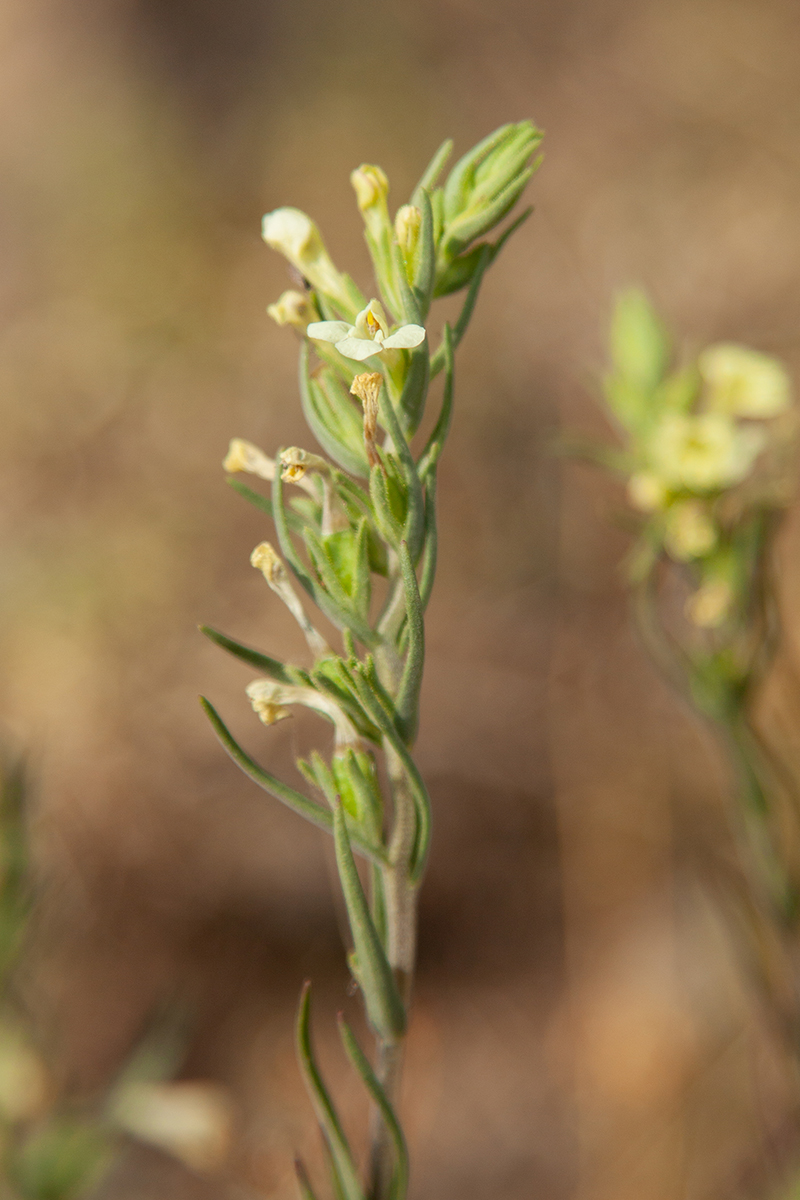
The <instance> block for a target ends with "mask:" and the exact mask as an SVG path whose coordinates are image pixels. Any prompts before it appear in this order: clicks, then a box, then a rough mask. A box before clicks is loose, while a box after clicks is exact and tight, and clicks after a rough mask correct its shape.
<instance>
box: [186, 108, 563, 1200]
mask: <svg viewBox="0 0 800 1200" xmlns="http://www.w3.org/2000/svg"><path fill="white" fill-rule="evenodd" d="M540 140H541V134H540V133H539V132H538V131H537V130H536V129H535V127H534V126H533V125H532V124H531V123H530V122H528V121H522V122H520V123H519V124H513V125H506V126H503V127H502V128H501V129H499V130H497V131H496V132H495V133H494V134H492V135H490V137H488V138H486V139H484V141H483V142H481V143H479V144H478V146H476V147H475V148H474V149H473V150H471V151H470V152H469V153H468V154H467V155H465V156H464V158H462V159H461V160H460V161H459V162H458V163H457V164H456V166H455V167H454V168H453V170H452V171H451V173H450V175H449V177H448V179H447V180H446V182H445V183H444V184H443V185H442V186H438V185H437V180H438V177H439V175H440V174H441V171H442V169H443V167H444V164H445V161H446V159H447V156H448V154H449V152H450V143H445V145H444V146H443V147H442V148H441V150H440V151H438V152H437V154H436V155H435V156H434V159H433V161H432V163H431V164H430V166H429V167H428V169H427V170H426V171H425V173H424V175H423V177H422V179H421V181H420V183H419V185H418V187H417V188H416V189H415V191H414V193H413V195H412V197H411V202H410V203H409V204H406V205H403V206H402V207H401V208H400V209H399V211H398V212H397V214H396V217H395V219H394V221H392V220H391V219H390V216H389V209H388V203H387V197H388V192H389V184H388V180H387V179H386V176H385V174H384V173H383V171H381V169H380V168H379V167H376V166H370V165H368V164H363V165H362V166H361V167H359V168H358V170H357V171H354V172H353V175H352V177H351V178H352V182H353V186H354V188H355V191H356V198H357V201H358V207H359V209H360V210H361V214H362V216H363V219H364V224H365V237H366V242H367V247H368V249H369V251H370V255H371V257H372V262H373V266H374V270H375V278H376V281H377V284H378V288H379V290H380V294H381V299H377V298H372V299H369V300H368V299H367V298H366V296H364V295H363V294H362V293H361V292H360V290H359V289H358V287H357V285H356V284H355V283H354V281H353V280H352V279H351V278H350V277H349V276H348V275H344V274H342V273H341V272H339V271H338V269H337V268H336V266H335V265H334V263H333V261H332V260H331V258H330V255H329V254H328V252H327V250H326V248H325V244H324V242H323V240H322V235H321V234H320V232H319V230H318V229H317V227H316V225H315V224H314V223H313V221H311V219H310V218H309V217H307V216H306V215H305V213H302V212H300V211H299V210H298V209H293V208H282V209H277V210H276V211H275V212H273V213H269V214H268V215H267V216H266V217H265V219H264V238H265V240H266V241H267V242H268V244H269V245H271V246H272V247H273V248H275V249H277V250H279V251H280V252H281V253H283V254H284V255H285V257H286V258H287V259H288V260H289V261H290V262H291V263H292V265H293V266H294V267H295V268H296V269H297V270H299V271H300V272H301V274H302V276H303V278H304V280H305V283H306V290H305V291H304V292H296V291H288V292H285V293H284V294H283V295H282V296H281V297H280V299H279V300H278V301H277V302H276V303H275V304H273V305H271V306H270V308H269V310H268V311H269V313H270V315H271V316H272V317H273V318H274V319H275V320H276V321H277V322H278V324H280V325H290V326H292V327H293V328H294V329H295V330H296V331H297V332H298V333H299V334H300V335H301V337H302V344H301V350H300V396H301V401H302V405H303V412H304V415H305V417H306V420H307V422H308V425H309V427H310V429H311V431H312V433H313V435H314V437H315V438H316V440H317V442H318V443H319V445H320V447H321V448H322V449H323V451H324V452H325V457H322V456H320V455H318V454H316V453H312V452H310V451H307V450H304V449H302V448H300V447H297V446H292V447H289V448H286V449H283V450H281V451H279V452H278V455H277V458H276V459H273V458H271V457H269V456H268V455H266V454H264V453H263V451H261V450H259V449H258V448H257V447H255V446H253V445H251V444H250V443H247V442H243V441H241V440H239V439H235V440H234V441H233V442H232V443H231V446H230V450H229V452H228V456H227V458H226V460H225V466H226V468H227V469H228V470H229V471H230V472H241V471H244V472H247V473H249V474H252V475H255V476H257V477H260V478H261V479H263V480H267V481H269V482H270V483H271V485H272V488H271V495H270V496H269V497H267V496H263V495H261V494H259V493H257V492H255V491H252V490H251V489H249V488H244V487H242V486H241V485H240V484H238V482H236V486H237V490H239V491H240V492H241V493H242V494H243V495H245V497H246V498H247V499H249V500H251V501H252V502H253V503H254V504H255V505H256V506H257V507H258V508H259V509H261V510H262V511H265V512H267V513H269V515H270V516H272V518H273V520H274V523H275V530H276V534H277V541H278V544H279V547H280V554H279V553H278V551H277V550H275V549H274V548H273V546H272V545H271V544H270V543H268V542H263V543H261V545H259V546H258V547H256V549H255V550H254V552H253V555H252V558H251V562H252V564H253V566H255V567H257V568H258V569H259V570H260V571H261V572H262V574H263V575H264V578H265V580H266V582H267V583H268V584H269V586H270V588H271V589H272V591H273V592H275V594H276V595H277V596H278V597H279V599H280V600H281V601H282V602H283V603H284V604H285V605H286V606H287V608H288V609H289V611H290V612H291V613H292V615H293V616H294V618H295V619H296V621H297V622H298V624H299V626H300V628H301V629H302V631H303V634H304V636H305V639H306V641H307V643H308V647H309V652H310V656H311V658H312V660H313V662H312V664H311V665H310V666H306V667H301V666H296V665H293V664H290V663H284V662H281V661H280V660H278V659H276V658H273V657H272V656H271V655H268V654H264V653H262V652H261V651H259V650H254V649H252V648H251V647H249V646H245V645H243V644H242V643H240V642H238V641H236V640H235V639H233V638H230V637H228V636H226V635H224V634H221V633H219V632H217V631H216V630H212V629H205V632H206V633H207V635H208V636H209V637H211V638H212V640H214V641H215V642H217V643H218V644H219V645H220V646H222V647H223V648H224V649H226V650H228V651H229V652H230V653H232V654H234V655H235V656H236V657H238V658H239V659H241V660H242V661H244V662H246V663H248V664H249V665H250V666H252V667H255V668H256V669H258V670H259V671H260V672H261V673H262V677H261V678H259V679H256V680H254V681H253V682H252V683H250V684H249V686H248V687H247V695H248V696H249V698H250V701H251V703H252V705H253V708H254V709H255V711H256V713H257V714H258V715H259V717H260V718H261V720H262V721H263V722H264V723H265V724H266V725H273V724H274V723H275V722H276V721H280V720H282V719H284V718H285V717H287V716H289V715H290V712H291V709H292V707H294V706H297V705H301V706H303V707H305V708H308V709H311V710H312V711H313V712H315V713H316V714H317V715H318V716H321V717H323V718H324V719H325V720H327V721H328V722H329V723H330V725H331V726H332V727H333V745H332V746H330V745H328V746H327V747H326V748H325V749H326V753H321V752H320V750H318V749H314V750H313V751H312V752H311V754H310V755H309V757H308V758H306V759H299V760H298V762H297V766H298V769H299V771H300V772H301V774H302V775H303V777H304V779H305V781H306V782H307V784H309V785H310V787H311V789H312V791H311V794H310V795H309V794H307V793H306V792H302V791H300V790H298V789H297V788H295V787H294V786H293V785H291V784H289V783H287V782H284V781H282V780H279V779H278V778H276V777H275V776H274V775H272V774H271V773H270V772H269V771H267V770H266V769H265V768H264V767H262V766H261V765H259V764H258V763H257V762H255V760H254V759H253V758H251V756H250V755H249V754H248V753H247V752H246V751H245V750H244V749H243V748H242V747H241V746H240V745H239V744H238V743H237V742H236V741H235V740H234V738H233V737H232V735H231V734H230V732H229V730H228V729H227V727H226V726H225V724H224V722H223V720H222V718H221V717H220V716H219V714H218V713H217V712H216V710H215V709H214V708H213V706H212V705H211V704H210V703H209V702H208V701H207V700H204V701H203V704H204V706H205V708H206V711H207V713H208V715H209V717H210V719H211V721H212V724H213V726H214V728H215V730H216V732H217V735H218V736H219V738H220V740H221V741H222V744H223V745H224V747H225V749H226V750H227V751H228V753H229V754H230V755H231V757H232V758H233V759H234V760H235V761H236V762H237V764H238V765H239V766H240V767H241V768H242V769H243V770H244V771H245V772H246V773H247V774H248V775H249V776H250V778H251V779H253V780H254V782H256V783H257V784H258V785H259V786H260V787H261V788H263V789H264V790H265V791H267V792H269V793H270V794H271V795H273V796H274V797H275V798H277V799H278V800H280V801H281V802H282V803H283V804H286V805H287V806H288V807H289V808H291V809H293V810H294V811H295V812H296V813H298V814H299V815H301V816H303V817H305V818H306V819H307V820H309V821H311V822H312V823H314V824H316V825H318V826H319V827H321V828H322V829H324V830H326V831H327V832H328V833H330V834H332V835H333V841H334V849H335V856H336V867H337V871H338V875H339V881H340V884H341V888H342V894H343V897H344V901H345V907H346V911H347V917H348V923H349V927H350V937H351V942H352V949H351V951H350V953H349V955H348V963H349V966H350V970H351V973H352V975H353V978H354V980H355V983H356V985H357V987H358V989H359V990H360V993H361V997H362V1000H363V1003H364V1009H365V1013H366V1018H367V1023H368V1025H369V1027H370V1028H371V1030H372V1033H373V1035H374V1038H375V1053H374V1060H373V1061H372V1062H371V1061H370V1059H369V1058H368V1057H367V1055H366V1054H365V1053H364V1051H363V1050H362V1048H361V1047H360V1046H359V1044H358V1042H357V1040H356V1038H355V1036H354V1034H353V1032H352V1030H351V1029H350V1027H349V1026H348V1025H347V1023H346V1022H345V1021H344V1019H343V1018H341V1019H340V1034H341V1038H342V1043H343V1046H344V1049H345V1052H346V1054H347V1057H348V1059H349V1060H350V1063H351V1064H352V1066H353V1067H354V1069H355V1070H356V1072H357V1073H358V1075H359V1076H360V1078H361V1080H362V1082H363V1084H364V1086H365V1088H366V1090H367V1092H368V1094H369V1096H370V1098H371V1100H372V1105H373V1107H372V1115H371V1119H370V1130H369V1143H370V1146H369V1153H368V1164H369V1165H368V1175H367V1179H366V1180H365V1181H362V1177H361V1173H360V1171H359V1169H358V1166H357V1160H356V1156H354V1154H353V1152H352V1151H351V1148H350V1146H349V1144H348V1141H347V1138H346V1136H345V1134H344V1131H343V1127H342V1124H341V1121H340V1119H339V1116H338V1113H337V1110H336V1105H335V1102H334V1100H333V1098H332V1096H331V1094H330V1092H329V1091H328V1088H327V1085H326V1083H325V1081H324V1080H323V1078H322V1075H321V1072H320V1070H319V1068H318V1066H317V1061H316V1056H315V1052H314V1047H313V1042H312V1037H311V999H310V991H309V986H308V985H306V986H305V987H304V989H303V994H302V999H301V1003H300V1009H299V1014H298V1020H297V1049H298V1056H299V1060H300V1065H301V1069H302V1072H303V1076H304V1079H305V1082H306V1085H307V1088H308V1091H309V1095H310V1098H311V1101H312V1104H313V1107H314V1110H315V1113H316V1116H317V1120H318V1122H319V1125H320V1128H321V1130H322V1134H323V1138H324V1142H325V1148H326V1153H327V1160H328V1166H329V1168H330V1175H331V1182H332V1188H333V1192H334V1195H335V1196H336V1197H337V1200H367V1197H368V1198H369V1200H404V1197H405V1194H406V1188H407V1183H408V1151H407V1147H406V1143H405V1137H404V1135H403V1131H402V1127H401V1124H400V1120H399V1117H398V1115H397V1106H398V1097H399V1088H400V1077H401V1072H402V1064H403V1050H404V1043H405V1035H406V1029H407V1025H408V1012H409V1006H410V1001H411V990H412V982H413V976H414V960H415V948H416V934H417V896H418V893H419V887H420V883H421V881H422V877H423V873H424V869H425V863H426V859H427V854H428V846H429V843H430V829H431V818H430V801H429V798H428V794H427V791H426V789H425V785H424V783H423V780H422V777H421V775H420V773H419V770H418V768H417V766H416V764H415V762H414V759H413V757H412V748H413V745H414V742H415V740H416V735H417V728H418V724H419V698H420V687H421V684H422V675H423V668H424V662H425V624H424V616H425V609H426V606H427V604H428V601H429V599H430V596H431V591H432V587H433V581H434V576H435V573H436V556H437V529H436V474H437V466H438V461H439V457H440V455H441V452H442V449H443V447H444V444H445V441H446V438H447V433H448V430H449V426H450V419H451V415H452V408H453V385H454V353H455V350H456V347H457V346H458V343H459V342H460V340H461V338H462V337H463V335H464V333H465V331H466V329H467V326H468V324H469V320H470V317H471V315H472V311H473V309H474V306H475V302H476V299H477V296H478V291H479V289H480V286H481V282H482V279H483V276H484V273H485V271H486V269H487V268H488V266H489V265H490V263H491V262H492V261H493V260H494V258H495V257H496V256H497V254H498V252H499V250H500V248H501V246H502V245H503V243H504V241H505V240H506V238H507V237H508V235H509V233H511V232H513V230H514V229H515V228H518V226H519V225H520V224H521V221H522V219H524V216H525V215H526V214H523V217H522V218H518V219H517V220H516V221H514V222H513V223H512V224H511V225H510V226H509V227H508V228H506V230H505V232H504V233H502V234H501V235H500V236H499V237H498V238H497V239H496V240H495V241H494V242H490V241H488V240H485V238H486V235H487V234H488V233H489V232H490V231H491V230H492V229H494V228H495V227H496V226H497V224H498V223H499V222H501V221H502V220H503V219H504V218H505V216H506V215H507V214H508V213H509V212H510V210H511V209H512V208H513V206H514V204H515V203H516V201H517V200H518V198H519V196H520V195H521V193H522V190H523V189H524V187H525V184H526V183H527V181H528V179H529V177H530V175H531V174H532V171H533V169H534V167H535V165H536V163H533V164H532V163H531V157H532V154H533V151H534V150H535V148H536V146H537V145H538V143H539V141H540ZM461 290H464V292H465V298H464V300H463V304H462V307H461V312H460V315H459V316H458V318H457V320H456V322H455V324H454V325H453V327H452V328H451V327H450V326H449V325H447V324H445V325H444V328H443V332H442V336H441V339H440V341H439V344H438V346H437V347H436V349H435V350H432V348H431V345H430V332H429V329H428V327H427V321H428V314H429V312H430V308H431V305H432V302H433V300H434V299H435V298H436V297H439V296H446V295H450V294H453V293H456V292H458V291H461ZM315 359H316V362H315ZM440 372H441V373H442V374H443V375H444V386H443V390H442V399H441V404H440V408H439V412H438V415H437V417H436V419H435V420H434V421H433V423H432V426H431V428H430V432H429V433H428V436H427V440H425V441H423V442H422V444H421V445H417V444H416V436H415V435H417V433H418V430H419V428H420V425H421V424H422V423H423V421H424V417H425V409H426V401H427V397H428V390H429V386H430V383H431V380H432V379H433V378H434V377H435V376H436V375H438V374H439V373H440ZM287 485H288V486H289V487H290V488H292V489H295V488H296V489H297V491H296V492H294V494H293V495H290V496H288V497H287ZM287 568H288V569H287ZM292 577H293V579H294V581H296V583H297V584H299V586H300V589H301V590H302V592H304V593H305V596H306V597H307V598H308V599H310V600H311V601H312V603H313V604H314V606H315V607H316V608H317V609H318V610H319V611H320V612H321V614H322V615H323V616H324V617H325V618H326V619H327V621H328V622H329V623H330V624H331V625H332V626H333V627H334V628H335V629H336V630H338V631H339V633H340V635H341V643H342V645H341V651H337V650H335V649H333V648H332V647H331V646H330V645H329V642H328V639H327V636H326V635H325V634H323V632H321V631H320V630H319V629H318V628H317V627H316V624H315V623H313V622H312V620H311V619H310V618H309V616H308V614H307V612H306V608H305V601H304V599H302V598H301V595H300V593H299V592H298V591H297V589H296V587H295V582H293V581H292ZM381 760H382V765H383V775H384V777H385V780H386V782H387V784H388V787H386V786H385V785H383V784H382V783H381V773H380V772H379V769H378V764H379V762H380V761H381ZM355 854H357V855H359V856H360V857H361V858H362V859H364V860H365V862H366V870H364V871H361V872H360V871H359V869H358V867H357V864H356V860H355V857H354V855H355ZM298 1184H299V1187H300V1192H301V1195H302V1196H303V1197H304V1200H314V1197H315V1192H314V1189H313V1185H312V1183H311V1181H310V1179H309V1176H308V1174H307V1172H306V1170H305V1167H304V1166H303V1165H302V1164H299V1165H298Z"/></svg>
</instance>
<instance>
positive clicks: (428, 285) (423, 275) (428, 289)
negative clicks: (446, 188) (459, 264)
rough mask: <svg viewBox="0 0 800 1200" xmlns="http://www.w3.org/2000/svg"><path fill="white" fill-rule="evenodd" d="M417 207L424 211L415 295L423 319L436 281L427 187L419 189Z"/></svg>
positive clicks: (429, 304)
mask: <svg viewBox="0 0 800 1200" xmlns="http://www.w3.org/2000/svg"><path fill="white" fill-rule="evenodd" d="M418 195H419V201H418V203H417V208H419V210H420V212H421V213H422V223H421V225H420V230H419V253H418V258H417V269H416V273H415V277H414V295H415V297H416V300H417V304H418V305H419V311H420V316H421V317H422V319H423V321H424V319H425V318H426V317H427V315H428V310H429V309H430V306H431V300H432V298H433V287H434V284H435V283H436V242H435V240H434V236H433V208H432V207H431V198H430V195H429V193H428V191H427V190H426V189H425V188H421V189H419V191H418Z"/></svg>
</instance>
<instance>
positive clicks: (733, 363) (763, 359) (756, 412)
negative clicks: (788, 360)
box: [697, 342, 792, 417]
mask: <svg viewBox="0 0 800 1200" xmlns="http://www.w3.org/2000/svg"><path fill="white" fill-rule="evenodd" d="M697 365H698V368H699V370H700V375H701V378H702V380H703V382H704V384H705V385H706V391H705V403H706V406H707V407H708V409H709V410H711V411H713V412H719V413H728V414H729V415H730V416H733V417H776V416H778V414H779V413H782V412H785V411H786V409H787V408H788V407H789V405H790V404H791V399H792V397H791V383H790V381H789V375H788V373H787V371H786V369H785V368H784V367H783V365H782V364H781V363H779V362H778V361H777V360H776V359H774V358H770V357H769V356H768V355H766V354H759V353H758V351H756V350H748V349H747V348H746V347H745V346H735V345H733V344H731V343H728V342H722V343H720V344H719V345H717V346H709V347H708V349H707V350H704V351H703V353H702V354H701V355H700V357H699V359H698V360H697Z"/></svg>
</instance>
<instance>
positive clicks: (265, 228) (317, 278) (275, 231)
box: [261, 208, 352, 312]
mask: <svg viewBox="0 0 800 1200" xmlns="http://www.w3.org/2000/svg"><path fill="white" fill-rule="evenodd" d="M261 233H262V237H263V238H264V241H265V242H266V243H267V245H268V246H271V247H272V249H273V250H278V251H280V253H281V254H283V256H284V257H285V258H288V260H289V262H290V263H292V265H293V266H295V267H297V269H298V271H299V272H300V274H301V275H303V276H304V278H306V279H307V280H308V282H309V283H310V284H311V286H312V287H315V288H318V289H319V290H320V291H321V292H324V293H325V294H326V295H328V296H332V297H334V298H335V299H337V300H339V301H340V302H342V303H344V304H345V305H346V306H347V307H349V305H350V298H349V296H348V294H347V289H346V287H345V283H344V279H343V278H342V276H341V274H340V273H339V271H337V270H336V267H335V266H334V265H333V262H332V261H331V258H330V255H329V254H328V251H327V250H326V249H325V243H324V242H323V240H322V234H321V233H320V231H319V230H318V229H317V227H316V225H315V224H314V222H313V221H312V220H311V218H310V217H308V216H306V214H305V213H304V212H301V211H300V209H299V208H276V209H275V211H274V212H271V213H267V215H266V216H265V217H264V220H263V222H262V226H261ZM350 311H351V312H352V309H351V310H350Z"/></svg>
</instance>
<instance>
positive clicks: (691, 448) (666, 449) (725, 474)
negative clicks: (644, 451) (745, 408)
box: [649, 412, 766, 492]
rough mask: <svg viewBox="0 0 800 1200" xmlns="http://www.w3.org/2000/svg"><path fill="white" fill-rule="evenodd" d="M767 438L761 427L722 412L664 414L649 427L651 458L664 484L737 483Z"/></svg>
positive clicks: (704, 487)
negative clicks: (745, 425) (745, 423)
mask: <svg viewBox="0 0 800 1200" xmlns="http://www.w3.org/2000/svg"><path fill="white" fill-rule="evenodd" d="M765 443H766V433H765V431H764V429H762V428H760V427H759V428H755V427H752V426H748V427H742V426H740V425H737V424H736V422H735V421H733V420H732V419H731V418H730V417H727V416H725V415H724V414H723V413H700V414H698V415H694V414H690V413H674V412H669V413H665V414H664V416H663V417H662V418H661V420H660V421H659V422H658V425H657V426H656V428H655V429H654V430H653V433H652V434H651V436H650V442H649V452H650V454H649V457H650V462H651V464H652V467H653V470H654V471H655V473H656V474H657V475H659V476H660V477H661V479H663V481H664V483H665V484H667V485H668V486H671V487H674V488H686V489H688V490H689V491H698V492H705V491H714V490H715V489H717V488H725V487H731V486H732V485H733V484H736V483H740V482H741V481H742V480H743V479H744V478H745V477H746V476H747V475H748V474H749V473H750V470H751V469H752V466H753V463H754V462H755V460H756V458H757V457H758V455H759V453H760V452H761V450H762V449H763V448H764V445H765Z"/></svg>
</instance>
